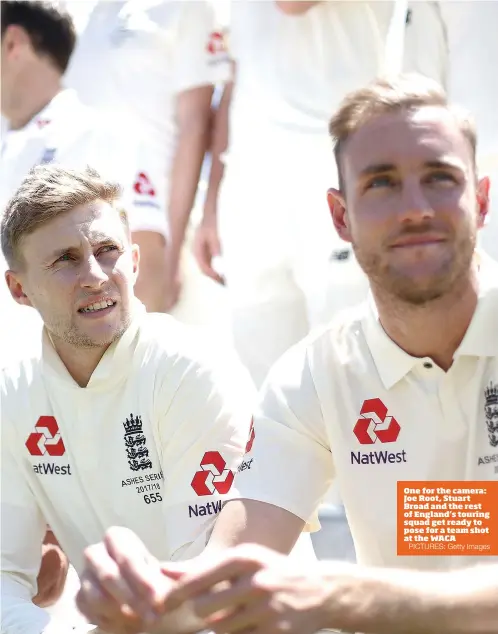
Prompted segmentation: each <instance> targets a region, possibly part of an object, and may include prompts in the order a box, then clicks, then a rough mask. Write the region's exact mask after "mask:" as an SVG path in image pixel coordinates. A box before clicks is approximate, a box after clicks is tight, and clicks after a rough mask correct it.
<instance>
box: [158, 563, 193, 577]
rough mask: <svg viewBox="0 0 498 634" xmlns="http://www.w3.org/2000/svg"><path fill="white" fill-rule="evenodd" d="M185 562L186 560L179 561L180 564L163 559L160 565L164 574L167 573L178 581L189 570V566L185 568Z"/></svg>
mask: <svg viewBox="0 0 498 634" xmlns="http://www.w3.org/2000/svg"><path fill="white" fill-rule="evenodd" d="M184 563H185V562H179V564H177V563H173V562H170V561H163V562H160V563H159V566H160V567H161V572H162V573H163V575H166V576H167V577H169V578H170V579H174V580H175V581H176V580H177V579H180V578H181V577H183V575H184V574H185V573H186V572H187V570H188V568H187V569H186V568H185V565H184ZM187 563H188V562H187Z"/></svg>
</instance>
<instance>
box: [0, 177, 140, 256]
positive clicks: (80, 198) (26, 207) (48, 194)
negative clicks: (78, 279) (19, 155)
mask: <svg viewBox="0 0 498 634" xmlns="http://www.w3.org/2000/svg"><path fill="white" fill-rule="evenodd" d="M121 193H122V191H121V187H120V185H119V184H118V183H115V182H112V181H107V180H105V179H104V178H102V177H101V176H100V174H99V173H98V172H96V171H95V170H94V169H91V168H90V167H87V168H86V169H85V170H73V169H67V168H65V167H62V166H61V165H56V164H51V165H38V166H37V167H34V168H33V169H32V170H31V171H30V172H29V173H28V175H27V176H26V178H25V179H24V181H23V182H22V183H21V185H20V187H19V189H18V190H17V191H16V193H15V194H14V195H13V196H12V198H11V199H10V201H9V202H8V203H7V207H6V209H5V211H4V213H3V215H2V220H1V223H0V233H1V241H2V251H3V254H4V257H5V259H6V260H7V263H8V265H9V267H10V268H22V267H23V265H24V259H23V257H22V253H21V242H22V240H23V238H25V237H26V236H28V235H30V234H31V233H33V232H34V231H35V230H36V229H37V228H38V227H40V226H42V225H44V224H46V223H47V222H50V221H51V220H53V219H54V218H56V217H57V216H60V215H61V214H64V213H66V212H69V211H71V210H73V209H74V208H75V207H78V206H79V205H85V204H89V203H93V202H95V201H97V200H102V201H104V202H106V203H108V204H110V205H112V206H113V207H115V208H116V211H117V213H119V216H120V219H121V221H122V222H123V224H124V225H125V227H126V229H127V232H128V231H129V223H128V217H127V214H126V212H125V211H124V209H121V208H119V206H118V205H117V202H118V201H119V199H120V198H121Z"/></svg>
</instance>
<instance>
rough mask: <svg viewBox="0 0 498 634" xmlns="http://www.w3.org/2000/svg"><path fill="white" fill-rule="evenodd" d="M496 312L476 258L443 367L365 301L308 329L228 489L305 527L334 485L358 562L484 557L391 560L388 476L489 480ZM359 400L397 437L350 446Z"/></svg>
mask: <svg viewBox="0 0 498 634" xmlns="http://www.w3.org/2000/svg"><path fill="white" fill-rule="evenodd" d="M497 314H498V265H497V264H496V263H495V262H494V261H493V260H492V259H491V258H487V257H482V265H481V272H480V297H479V302H478V307H477V310H476V312H475V314H474V317H473V320H472V322H471V324H470V326H469V329H468V330H467V333H466V335H465V338H464V339H463V341H462V343H461V345H460V346H459V348H458V350H457V352H456V354H455V358H454V359H455V360H454V363H453V365H452V367H451V368H450V370H449V371H448V372H447V373H445V372H443V371H442V370H441V369H440V368H439V367H438V366H437V365H436V364H435V363H434V362H433V361H432V360H431V359H429V358H422V359H417V358H414V357H411V356H409V355H408V354H406V353H405V352H404V351H403V350H401V348H399V347H398V346H397V345H396V344H395V343H394V342H393V341H392V340H391V339H390V338H389V337H388V336H387V335H386V333H385V331H384V330H383V329H382V327H381V325H380V323H379V320H378V315H377V314H376V310H375V308H374V305H373V300H371V301H370V302H367V303H365V304H363V305H362V306H361V307H358V308H356V309H354V310H353V311H352V314H351V315H349V316H347V317H346V316H344V317H341V318H338V319H337V320H335V321H334V322H333V323H332V324H331V325H330V326H328V327H326V328H324V329H321V330H320V331H319V332H317V333H315V334H313V335H310V336H309V337H308V338H307V339H306V340H304V341H303V342H301V343H299V344H298V345H297V346H294V347H293V348H292V349H290V350H289V351H288V352H287V353H286V354H285V355H284V356H283V357H282V358H281V359H280V360H279V361H278V362H277V364H276V365H275V366H274V367H273V368H272V370H271V371H270V375H269V378H268V381H267V382H266V383H265V386H264V388H263V390H262V396H261V402H260V407H259V408H258V414H257V415H256V416H255V419H254V431H255V438H254V442H253V445H252V450H251V451H250V452H249V453H248V454H247V455H246V456H245V459H244V461H245V463H246V465H247V463H249V466H246V468H245V469H241V471H240V472H239V473H238V475H237V478H236V480H235V487H234V489H233V493H232V494H231V495H232V496H234V497H242V498H249V499H255V500H260V501H263V502H267V503H270V504H274V505H276V506H280V507H282V508H285V509H286V510H288V511H290V512H292V513H294V514H295V515H297V516H298V517H301V518H302V519H303V520H305V521H307V522H308V528H309V529H310V530H316V529H317V528H319V523H318V522H317V519H316V511H317V509H318V507H319V504H320V503H321V501H322V499H323V496H324V495H325V494H326V491H327V489H328V487H329V486H330V484H331V482H332V481H336V482H337V484H338V487H339V490H340V494H341V498H342V500H343V503H344V506H345V509H346V515H347V518H348V522H349V525H350V529H351V533H352V536H353V539H354V543H355V548H356V554H357V560H358V562H359V563H361V564H366V565H374V566H387V567H390V566H404V567H416V568H423V569H425V568H426V569H429V568H437V569H451V568H454V567H455V568H456V567H458V566H463V565H466V564H470V563H477V561H479V559H482V560H485V557H482V558H479V557H474V556H472V557H468V556H467V557H466V556H455V557H438V556H427V557H424V556H417V557H398V556H397V554H396V549H397V548H396V530H397V526H396V516H397V514H396V482H397V481H399V480H407V481H411V480H415V481H431V480H447V481H454V480H484V481H486V480H490V481H496V480H498V469H497V466H498V447H497V443H498V434H497V433H496V424H497V417H496V411H497V409H496V404H495V405H493V402H494V401H493V402H492V401H491V398H490V397H489V395H488V397H487V396H486V390H487V389H488V388H490V387H491V386H494V389H495V391H496V392H495V394H496V393H498V329H497V321H496V316H497ZM369 399H380V401H381V402H382V403H383V404H384V406H385V407H386V408H387V415H388V416H392V417H394V419H395V420H396V421H397V422H398V423H399V426H400V431H399V435H398V437H397V438H396V439H389V440H387V439H386V440H385V441H384V442H381V441H380V439H379V437H378V436H377V435H376V434H375V433H374V436H373V440H374V442H373V444H365V443H363V444H361V443H360V439H359V438H357V437H356V436H355V433H354V429H355V425H356V423H357V420H358V419H359V418H360V410H361V409H362V406H363V404H364V402H365V401H367V400H369ZM369 405H370V404H369ZM485 407H487V410H486V409H485ZM493 407H494V408H495V410H494V412H495V413H494V419H490V418H489V416H491V414H490V412H492V410H493ZM369 411H372V410H369ZM378 416H379V418H380V419H384V417H385V412H384V413H382V412H380V413H379V414H378ZM493 421H494V422H493ZM493 425H494V426H493ZM369 430H371V426H370V427H369ZM370 438H371V439H372V434H371V433H370ZM390 454H392V455H393V456H394V458H392V459H391V458H389V457H388V456H389V455H390ZM488 559H489V558H488Z"/></svg>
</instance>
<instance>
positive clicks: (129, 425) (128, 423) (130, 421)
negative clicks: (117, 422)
mask: <svg viewBox="0 0 498 634" xmlns="http://www.w3.org/2000/svg"><path fill="white" fill-rule="evenodd" d="M123 427H124V428H125V436H129V435H130V434H141V433H142V417H141V416H133V414H130V418H127V419H126V420H125V422H124V423H123Z"/></svg>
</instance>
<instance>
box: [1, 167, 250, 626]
mask: <svg viewBox="0 0 498 634" xmlns="http://www.w3.org/2000/svg"><path fill="white" fill-rule="evenodd" d="M81 174H82V173H81V172H71V171H69V170H67V169H63V168H61V167H60V166H57V165H46V166H39V167H37V168H36V169H35V170H34V171H33V172H32V173H31V174H30V176H28V178H27V179H26V181H25V182H24V183H28V185H25V184H23V185H22V186H21V190H18V193H17V196H18V197H17V198H16V200H17V201H19V200H21V203H19V202H17V203H13V204H14V205H15V204H17V205H19V204H23V201H24V203H26V204H27V205H28V208H27V211H26V208H23V209H25V211H22V210H21V211H19V209H20V208H19V207H16V209H17V210H18V211H17V213H18V220H19V219H20V220H21V221H22V222H26V221H27V216H28V215H29V214H30V213H32V212H31V211H30V207H29V205H30V201H31V200H32V197H33V196H37V200H38V202H39V203H40V200H41V199H42V198H43V196H44V195H46V196H48V197H49V198H50V196H52V199H53V200H57V203H56V204H63V201H64V199H65V198H64V197H66V202H67V198H69V201H71V200H74V198H71V197H72V196H73V195H74V196H77V195H81V188H80V189H78V187H79V185H75V182H76V181H77V179H78V178H80V177H81ZM87 178H90V181H91V182H92V183H93V184H94V185H95V182H100V181H98V179H96V178H95V177H87ZM37 179H39V180H38V181H37V183H38V185H37V186H34V185H33V186H32V188H31V189H29V187H30V185H29V183H33V182H34V181H36V180H37ZM49 179H51V180H50V184H48V183H49ZM87 182H88V181H87ZM54 183H55V185H54ZM23 187H24V189H22V188H23ZM95 187H96V188H98V187H101V185H95ZM35 190H36V191H35ZM76 190H77V191H78V192H79V193H75V194H73V191H76ZM19 191H23V192H24V193H23V194H22V195H21V198H19ZM85 191H86V190H85ZM99 191H102V189H101V190H99ZM86 195H87V196H88V191H87V193H86ZM102 195H104V194H102ZM23 196H24V197H23ZM92 196H93V198H95V196H96V194H95V193H93V194H91V195H90V197H89V203H88V204H86V205H85V204H81V205H79V206H77V207H76V208H75V209H72V210H71V209H70V210H69V211H66V212H62V213H59V215H57V216H56V217H55V218H54V219H51V220H49V221H45V224H42V225H41V226H39V227H35V228H34V230H33V227H31V229H32V230H33V231H32V232H30V233H29V235H28V236H25V237H24V238H23V241H22V246H21V249H24V250H23V251H22V253H23V255H24V256H25V258H26V268H22V267H21V268H20V269H18V268H17V265H16V263H15V262H14V264H13V265H12V266H13V268H14V270H16V271H18V272H17V273H15V274H14V273H10V274H9V275H10V277H9V283H10V288H11V290H13V291H14V293H15V294H16V298H17V299H20V301H21V302H22V303H24V304H28V305H29V304H31V305H35V306H36V308H37V309H38V310H39V312H40V313H41V315H42V316H43V319H44V323H45V324H46V327H45V328H43V329H42V327H40V328H38V329H37V331H36V332H34V333H31V334H30V333H25V336H26V337H27V338H29V339H30V346H29V348H30V352H29V355H26V356H25V357H24V358H23V359H22V360H20V361H16V362H15V363H13V364H11V365H9V366H8V367H7V368H4V369H3V370H2V372H1V374H0V405H1V410H0V416H1V450H2V460H1V472H2V478H1V487H2V490H1V530H2V542H1V549H2V553H1V593H2V622H1V631H2V634H40V632H43V633H44V634H49V633H52V632H53V633H55V632H67V628H68V627H69V624H68V623H67V622H64V621H63V622H58V621H57V619H56V617H54V618H51V617H50V616H49V615H48V614H47V612H45V611H44V610H42V609H40V608H38V607H37V606H35V605H34V604H33V603H32V601H31V599H32V597H33V596H34V595H35V593H36V577H37V574H38V570H39V565H40V559H41V543H42V540H43V537H44V535H45V530H46V526H47V524H48V525H50V527H51V528H52V530H53V532H54V534H55V535H56V537H57V539H58V540H59V542H60V544H61V546H62V548H63V549H64V551H65V552H66V553H67V555H68V557H69V560H70V562H71V563H72V565H74V567H75V569H76V571H77V572H80V571H81V570H82V568H83V550H84V549H85V547H86V546H88V545H89V544H92V543H94V542H95V541H98V540H99V539H101V538H102V535H103V534H104V532H105V530H106V528H107V527H109V526H111V525H115V524H118V525H123V526H128V527H129V528H131V529H132V530H134V531H135V532H136V533H137V534H139V535H140V536H141V538H142V539H143V540H144V542H145V543H147V544H148V547H149V548H150V549H151V551H152V552H154V553H155V554H156V556H157V557H158V558H160V559H166V560H174V559H179V558H183V557H190V556H192V555H194V554H196V553H199V552H200V551H201V550H202V549H203V547H204V545H205V543H206V539H207V536H206V534H207V531H208V529H209V526H210V524H211V523H212V520H213V518H214V517H215V515H216V514H217V513H218V512H219V510H220V508H221V501H222V499H223V498H224V496H226V494H227V493H228V492H229V490H230V487H231V485H232V482H233V478H234V471H236V469H237V467H238V464H239V462H240V460H241V458H242V455H243V452H244V447H245V444H246V442H247V439H248V434H249V424H250V417H251V409H252V405H253V403H254V393H253V386H252V383H251V381H250V378H249V376H248V374H247V373H246V371H245V369H244V368H243V367H242V366H241V365H240V364H239V363H238V362H237V361H235V357H234V355H232V354H231V353H230V352H229V351H222V350H219V349H218V348H217V347H216V346H215V345H213V344H211V342H206V341H205V340H201V339H200V337H199V336H198V334H196V330H195V329H194V328H191V327H187V326H184V325H181V324H179V323H177V322H176V321H175V320H174V319H173V318H172V317H170V316H167V315H158V314H150V313H147V312H145V309H144V307H143V305H142V304H141V303H139V302H138V300H136V299H135V298H134V297H133V289H132V286H133V283H134V281H135V279H136V275H137V251H136V249H135V248H134V247H132V246H131V244H130V243H129V231H128V230H127V229H126V225H125V224H124V223H123V221H122V219H120V214H119V213H118V209H119V204H118V203H117V202H113V203H112V205H111V203H109V202H107V203H104V202H102V201H101V202H98V198H97V200H96V201H95V200H94V201H93V202H91V200H90V199H91V198H92ZM52 199H51V200H52ZM92 200H93V199H92ZM71 204H72V203H71V202H69V203H68V205H69V206H70V207H71ZM113 205H116V207H114V206H113ZM48 207H49V208H50V204H48ZM9 209H11V211H12V207H9ZM45 209H47V206H46V207H45ZM12 213H14V215H15V213H16V212H12ZM19 214H20V215H19ZM6 218H12V215H9V212H8V211H7V214H6ZM2 235H3V239H4V240H5V239H6V236H7V239H8V236H9V235H11V234H9V227H8V221H7V220H5V219H4V221H3V224H2ZM3 244H4V243H3ZM53 250H57V253H56V254H55V255H52V252H53ZM6 257H9V256H8V255H7V253H6ZM9 261H10V260H9ZM41 261H43V263H44V264H43V265H41ZM16 262H17V260H16ZM19 270H21V271H22V272H19ZM12 275H14V276H15V278H13V277H12ZM13 279H15V280H16V281H13ZM19 284H21V285H22V290H21V289H20V287H19ZM55 315H57V316H55ZM63 315H64V317H63ZM69 315H71V317H69ZM125 315H128V317H126V318H125ZM67 320H70V321H71V323H72V325H71V326H68V323H69V322H68V321H67ZM66 328H67V329H66ZM82 333H85V334H82ZM116 333H122V334H120V336H119V335H117V334H116ZM75 341H78V342H80V343H81V342H82V341H83V342H85V343H83V346H82V347H78V343H74V342H75ZM89 341H91V342H93V343H92V344H91V345H90V347H88V342H89ZM71 342H73V343H71ZM73 344H74V346H75V347H74V348H73ZM61 349H64V351H65V354H64V353H62V352H60V351H61ZM68 349H70V350H75V354H76V365H78V367H79V363H80V360H81V359H82V358H83V357H88V355H90V356H92V355H93V357H92V358H96V357H95V350H97V351H98V350H99V349H100V350H101V351H102V352H101V354H102V355H103V356H101V358H100V361H98V360H97V362H96V363H93V365H92V367H94V370H93V371H91V372H87V371H86V370H85V373H86V374H85V375H86V379H84V378H82V377H81V374H79V373H78V372H76V371H75V370H74V367H75V366H74V363H75V361H74V359H73V360H72V361H71V359H70V357H68V356H67V354H68ZM59 355H60V356H59ZM68 368H70V369H68ZM73 377H75V378H73Z"/></svg>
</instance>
